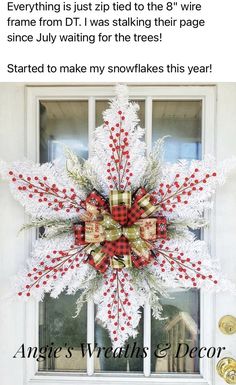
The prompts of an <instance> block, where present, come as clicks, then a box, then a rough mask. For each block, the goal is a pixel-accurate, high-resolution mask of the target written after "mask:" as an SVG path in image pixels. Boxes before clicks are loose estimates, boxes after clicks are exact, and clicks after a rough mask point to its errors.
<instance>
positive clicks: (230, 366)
mask: <svg viewBox="0 0 236 385" xmlns="http://www.w3.org/2000/svg"><path fill="white" fill-rule="evenodd" d="M216 370H217V373H218V374H219V376H220V377H222V378H223V379H224V380H225V382H227V384H236V360H234V359H233V358H231V357H224V358H222V359H221V360H220V361H219V362H218V363H217V365H216Z"/></svg>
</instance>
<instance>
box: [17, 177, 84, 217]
mask: <svg viewBox="0 0 236 385" xmlns="http://www.w3.org/2000/svg"><path fill="white" fill-rule="evenodd" d="M9 175H10V176H11V177H12V182H13V183H17V184H18V185H19V186H18V190H19V191H22V192H25V193H27V194H28V198H29V199H35V200H36V201H37V202H39V203H44V204H45V205H47V206H48V207H50V208H51V209H53V210H55V211H60V210H65V211H66V212H67V213H69V212H71V210H72V209H75V211H76V212H79V211H80V205H79V204H78V203H77V201H78V200H79V199H78V196H77V194H76V193H75V190H74V189H73V188H67V189H66V188H63V189H60V188H59V187H58V186H57V185H56V184H55V183H53V184H49V183H48V179H47V177H46V176H43V177H42V178H40V177H38V176H34V177H30V176H24V175H22V174H19V175H16V174H14V172H13V171H9Z"/></svg>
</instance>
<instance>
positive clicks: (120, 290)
mask: <svg viewBox="0 0 236 385" xmlns="http://www.w3.org/2000/svg"><path fill="white" fill-rule="evenodd" d="M128 277H129V275H128V274H127V273H124V272H123V270H114V273H113V274H112V276H111V278H110V279H108V277H107V275H106V274H104V279H105V285H106V286H107V289H106V290H105V291H104V293H103V295H104V297H106V296H107V295H109V297H111V299H112V301H111V303H108V304H107V317H108V319H110V320H112V322H113V325H114V329H113V335H114V341H118V334H119V331H120V330H121V331H124V329H125V326H127V327H129V326H131V323H130V321H131V319H132V317H131V316H130V315H128V314H127V313H128V312H127V310H126V307H129V306H131V303H130V301H129V293H128V292H127V291H126V290H125V287H124V286H125V285H124V284H125V282H126V281H127V280H128V279H129V278H128ZM132 290H133V288H132V286H129V291H132ZM121 319H122V322H121ZM120 324H122V326H121V325H120Z"/></svg>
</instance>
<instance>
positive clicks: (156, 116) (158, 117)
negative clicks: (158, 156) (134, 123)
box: [152, 100, 202, 162]
mask: <svg viewBox="0 0 236 385" xmlns="http://www.w3.org/2000/svg"><path fill="white" fill-rule="evenodd" d="M201 121H202V102H201V101H198V100H196V101H189V100H188V101H184V100H181V101H179V100H173V101H172V100H167V101H163V100H162V101H154V102H153V120H152V124H153V126H152V127H153V131H152V139H153V142H155V141H156V140H157V139H159V138H162V137H163V136H166V135H168V136H169V137H168V138H166V142H165V160H166V161H168V162H175V161H176V160H178V159H190V160H191V159H200V158H201V151H202V146H201V141H202V127H201Z"/></svg>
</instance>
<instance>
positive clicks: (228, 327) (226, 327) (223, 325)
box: [219, 315, 236, 334]
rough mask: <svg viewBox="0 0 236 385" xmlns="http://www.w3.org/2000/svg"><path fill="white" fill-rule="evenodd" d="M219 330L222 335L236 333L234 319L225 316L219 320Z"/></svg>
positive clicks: (230, 316) (235, 319)
mask: <svg viewBox="0 0 236 385" xmlns="http://www.w3.org/2000/svg"><path fill="white" fill-rule="evenodd" d="M219 329H220V331H221V332H222V333H224V334H234V333H236V318H235V317H233V316H232V315H225V316H224V317H222V318H221V319H220V320H219Z"/></svg>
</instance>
